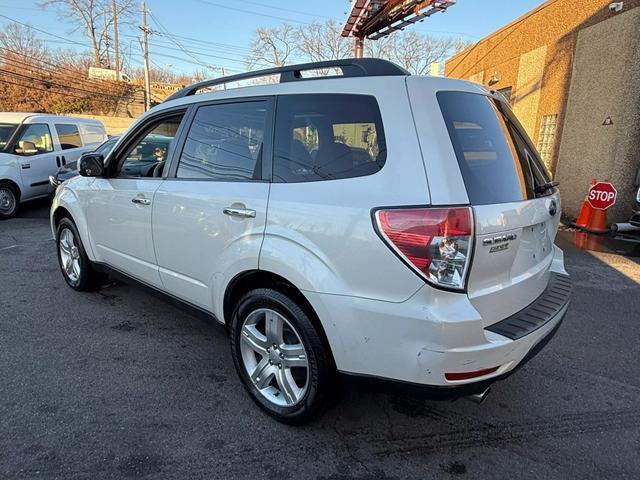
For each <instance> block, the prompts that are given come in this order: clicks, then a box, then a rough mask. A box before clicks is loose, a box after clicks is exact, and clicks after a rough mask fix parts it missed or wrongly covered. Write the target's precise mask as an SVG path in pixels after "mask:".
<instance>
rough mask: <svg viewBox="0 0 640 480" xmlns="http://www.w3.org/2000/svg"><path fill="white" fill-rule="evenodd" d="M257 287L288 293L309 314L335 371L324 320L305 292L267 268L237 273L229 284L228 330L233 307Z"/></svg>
mask: <svg viewBox="0 0 640 480" xmlns="http://www.w3.org/2000/svg"><path fill="white" fill-rule="evenodd" d="M256 288H272V289H275V290H278V291H279V292H282V293H284V294H287V295H289V296H290V297H291V299H292V300H294V301H295V302H296V303H297V304H298V305H300V307H301V308H302V309H303V310H304V311H305V313H306V314H307V315H308V316H309V319H310V320H311V323H312V324H313V326H314V327H316V329H317V330H318V334H319V336H320V339H321V340H322V344H323V346H324V347H325V349H326V350H327V352H328V354H329V359H330V362H331V367H332V369H333V370H334V371H335V370H336V363H335V360H334V355H333V350H332V348H331V344H330V343H329V339H328V337H327V333H326V331H325V329H324V326H323V324H322V321H321V320H320V318H319V317H318V314H317V313H316V311H315V309H314V308H313V306H312V305H311V303H310V302H309V300H308V299H307V297H305V295H304V293H303V292H302V291H301V290H300V289H299V288H298V287H296V286H295V285H294V284H293V283H292V282H291V281H289V280H288V279H286V278H285V277H283V276H281V275H278V274H276V273H273V272H270V271H267V270H247V271H244V272H241V273H239V274H238V275H236V276H235V277H234V278H233V279H232V280H231V281H230V282H229V284H228V285H227V288H226V289H225V292H224V299H223V317H224V318H223V320H224V323H225V326H226V328H227V330H228V329H229V326H230V325H231V316H232V315H233V309H234V307H235V305H237V303H238V301H239V300H240V298H242V296H243V295H244V294H245V293H247V292H249V291H250V290H253V289H256Z"/></svg>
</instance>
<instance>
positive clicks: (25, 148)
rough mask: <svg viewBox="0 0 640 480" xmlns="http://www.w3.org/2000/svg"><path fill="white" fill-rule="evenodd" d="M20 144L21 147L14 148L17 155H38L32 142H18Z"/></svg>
mask: <svg viewBox="0 0 640 480" xmlns="http://www.w3.org/2000/svg"><path fill="white" fill-rule="evenodd" d="M20 143H22V147H17V146H16V148H15V152H16V153H17V154H18V155H25V156H28V155H35V154H36V153H38V149H37V147H36V144H35V143H33V142H29V141H27V140H25V141H24V142H20Z"/></svg>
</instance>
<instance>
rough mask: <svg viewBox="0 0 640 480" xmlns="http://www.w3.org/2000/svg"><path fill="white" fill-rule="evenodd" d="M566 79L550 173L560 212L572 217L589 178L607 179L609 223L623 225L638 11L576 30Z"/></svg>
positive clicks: (636, 114) (635, 138) (639, 112)
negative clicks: (611, 192) (612, 193)
mask: <svg viewBox="0 0 640 480" xmlns="http://www.w3.org/2000/svg"><path fill="white" fill-rule="evenodd" d="M571 79H572V80H571V84H570V88H569V96H568V101H567V108H566V119H565V125H564V133H563V136H562V140H561V144H560V151H559V155H558V170H557V174H556V178H557V179H558V180H559V181H560V182H561V189H562V200H563V209H564V211H565V213H566V214H568V215H569V216H572V217H576V216H577V215H578V213H579V211H580V207H581V205H582V202H583V200H584V196H585V193H586V190H587V189H588V187H589V184H590V181H591V179H592V178H597V179H598V180H604V179H609V180H611V182H612V183H613V184H614V186H615V187H616V189H617V190H618V202H617V204H616V205H615V206H614V207H613V208H612V209H611V210H610V211H609V219H610V220H625V219H626V218H628V216H629V213H630V209H631V206H632V200H633V197H634V190H635V188H634V177H635V172H636V171H637V168H638V165H639V163H640V8H635V9H633V10H629V11H627V12H623V13H620V14H618V15H616V16H614V17H611V18H610V19H608V20H605V21H603V22H600V23H598V24H596V25H593V26H591V27H588V28H585V29H583V30H581V31H580V33H579V35H578V42H577V45H576V50H575V60H574V65H573V74H572V76H571ZM607 116H611V117H612V119H613V125H609V126H606V125H603V122H604V120H605V118H606V117H607Z"/></svg>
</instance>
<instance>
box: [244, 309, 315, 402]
mask: <svg viewBox="0 0 640 480" xmlns="http://www.w3.org/2000/svg"><path fill="white" fill-rule="evenodd" d="M240 353H241V355H242V363H243V365H244V368H245V370H246V372H247V374H248V375H249V378H250V379H251V382H252V383H253V385H254V386H255V387H256V388H257V389H258V391H259V392H260V393H261V394H262V396H263V397H265V398H266V399H267V400H269V401H270V402H272V403H274V404H276V405H278V406H282V407H290V406H292V405H295V404H296V403H298V402H299V401H300V400H301V399H302V398H303V397H304V394H305V393H306V391H307V386H308V384H309V363H308V361H307V352H306V350H305V348H304V345H303V344H302V341H301V340H300V335H299V334H298V332H297V331H296V330H295V328H293V326H292V325H291V323H289V321H288V320H287V319H286V318H285V317H284V316H282V315H281V314H279V313H278V312H276V311H274V310H270V309H268V308H260V309H257V310H254V311H253V312H251V313H250V314H249V315H248V316H247V318H246V319H245V321H244V323H243V324H242V331H241V338H240Z"/></svg>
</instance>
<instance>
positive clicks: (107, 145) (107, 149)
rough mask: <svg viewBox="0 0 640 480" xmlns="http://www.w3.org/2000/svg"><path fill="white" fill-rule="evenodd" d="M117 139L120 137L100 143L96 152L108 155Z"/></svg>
mask: <svg viewBox="0 0 640 480" xmlns="http://www.w3.org/2000/svg"><path fill="white" fill-rule="evenodd" d="M117 141H118V138H110V139H109V140H107V141H106V142H104V143H103V144H102V145H100V146H99V147H98V148H96V153H98V154H100V155H102V156H103V157H106V156H107V154H108V153H109V152H110V151H111V149H112V148H113V147H114V145H115V144H116V142H117Z"/></svg>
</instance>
